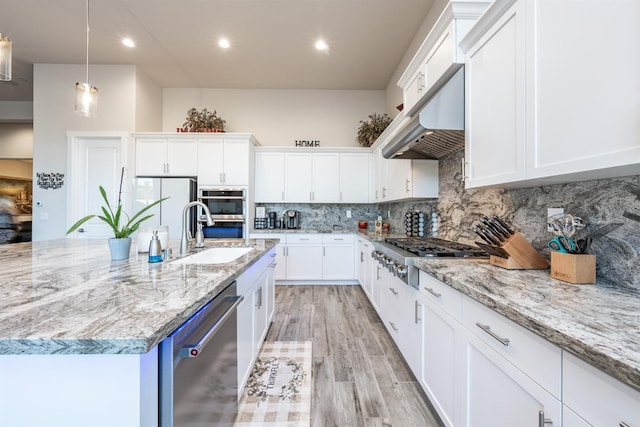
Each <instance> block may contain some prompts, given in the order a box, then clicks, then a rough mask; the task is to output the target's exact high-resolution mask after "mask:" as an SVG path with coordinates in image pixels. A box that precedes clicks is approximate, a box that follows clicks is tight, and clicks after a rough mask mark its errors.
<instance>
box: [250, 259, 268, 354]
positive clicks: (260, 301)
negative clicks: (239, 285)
mask: <svg viewBox="0 0 640 427" xmlns="http://www.w3.org/2000/svg"><path fill="white" fill-rule="evenodd" d="M269 271H270V268H267V269H266V270H265V271H263V272H262V274H261V275H260V278H259V279H258V281H257V282H256V286H255V287H254V290H253V294H252V296H253V301H252V302H253V330H254V333H253V348H254V354H256V355H257V354H258V353H259V352H260V347H261V346H262V342H263V341H264V339H265V337H266V336H267V330H268V315H269V313H268V307H267V290H268V285H269V283H268V278H269Z"/></svg>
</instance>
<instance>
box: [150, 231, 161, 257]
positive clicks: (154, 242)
mask: <svg viewBox="0 0 640 427" xmlns="http://www.w3.org/2000/svg"><path fill="white" fill-rule="evenodd" d="M161 261H162V245H160V239H158V231H157V230H154V231H153V236H152V237H151V241H150V242H149V262H161Z"/></svg>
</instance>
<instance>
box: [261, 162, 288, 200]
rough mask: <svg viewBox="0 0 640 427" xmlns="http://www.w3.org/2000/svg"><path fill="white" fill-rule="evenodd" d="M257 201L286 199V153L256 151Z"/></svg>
mask: <svg viewBox="0 0 640 427" xmlns="http://www.w3.org/2000/svg"><path fill="white" fill-rule="evenodd" d="M255 156H256V157H255V158H256V162H255V163H256V165H255V168H256V174H255V175H256V176H255V181H256V182H255V188H256V190H255V191H256V202H262V203H264V202H282V201H284V175H285V171H284V153H270V152H256V154H255Z"/></svg>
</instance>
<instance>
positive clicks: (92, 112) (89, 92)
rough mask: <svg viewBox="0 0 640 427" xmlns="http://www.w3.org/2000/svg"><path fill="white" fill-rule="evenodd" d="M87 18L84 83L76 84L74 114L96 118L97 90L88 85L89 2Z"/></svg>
mask: <svg viewBox="0 0 640 427" xmlns="http://www.w3.org/2000/svg"><path fill="white" fill-rule="evenodd" d="M86 12H87V15H86V18H87V56H86V58H87V60H86V63H85V66H86V68H85V73H86V74H85V81H84V83H76V110H75V111H76V113H78V114H80V115H81V116H84V117H96V112H97V111H98V88H97V87H95V86H93V85H91V84H90V83H89V0H87V7H86Z"/></svg>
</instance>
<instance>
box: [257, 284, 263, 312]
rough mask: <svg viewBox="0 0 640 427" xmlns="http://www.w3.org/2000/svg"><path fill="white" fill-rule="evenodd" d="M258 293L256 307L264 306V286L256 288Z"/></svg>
mask: <svg viewBox="0 0 640 427" xmlns="http://www.w3.org/2000/svg"><path fill="white" fill-rule="evenodd" d="M256 295H257V296H258V298H257V301H256V307H258V308H260V307H262V286H260V287H259V288H258V289H256Z"/></svg>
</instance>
